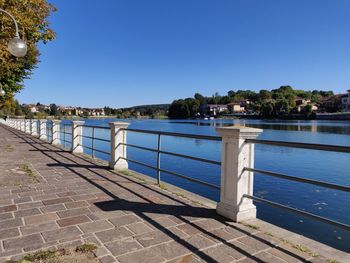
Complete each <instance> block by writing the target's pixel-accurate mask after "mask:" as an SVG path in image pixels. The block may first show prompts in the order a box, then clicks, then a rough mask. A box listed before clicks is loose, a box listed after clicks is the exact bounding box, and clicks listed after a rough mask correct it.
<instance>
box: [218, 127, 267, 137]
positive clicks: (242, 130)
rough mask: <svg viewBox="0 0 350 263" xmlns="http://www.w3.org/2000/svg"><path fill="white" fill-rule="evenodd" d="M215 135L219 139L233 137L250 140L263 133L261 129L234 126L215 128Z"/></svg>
mask: <svg viewBox="0 0 350 263" xmlns="http://www.w3.org/2000/svg"><path fill="white" fill-rule="evenodd" d="M216 131H217V133H218V134H219V135H220V136H221V137H233V138H240V139H252V138H256V137H258V136H259V135H260V133H262V132H263V130H262V129H256V128H251V127H246V126H241V125H234V126H229V127H219V128H216Z"/></svg>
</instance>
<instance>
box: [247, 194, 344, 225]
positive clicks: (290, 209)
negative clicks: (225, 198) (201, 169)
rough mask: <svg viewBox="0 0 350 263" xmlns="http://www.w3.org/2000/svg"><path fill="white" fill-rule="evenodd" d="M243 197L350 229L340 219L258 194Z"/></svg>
mask: <svg viewBox="0 0 350 263" xmlns="http://www.w3.org/2000/svg"><path fill="white" fill-rule="evenodd" d="M243 197H245V198H249V199H252V200H255V201H257V202H260V203H264V204H267V205H270V206H274V207H277V208H282V209H285V210H288V211H290V212H293V213H296V214H299V215H303V216H305V217H309V218H311V219H315V220H318V221H321V222H324V223H327V224H330V225H333V226H337V227H339V228H342V229H345V230H347V231H350V225H347V224H344V223H341V222H338V221H335V220H331V219H328V218H325V217H322V216H318V215H315V214H312V213H309V212H305V211H302V210H299V209H297V208H293V207H290V206H286V205H282V204H279V203H276V202H272V201H269V200H266V199H263V198H260V197H257V196H252V195H247V194H245V195H243Z"/></svg>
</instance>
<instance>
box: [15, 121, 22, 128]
mask: <svg viewBox="0 0 350 263" xmlns="http://www.w3.org/2000/svg"><path fill="white" fill-rule="evenodd" d="M20 129H21V121H20V120H19V119H16V130H20Z"/></svg>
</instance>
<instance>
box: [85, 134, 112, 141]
mask: <svg viewBox="0 0 350 263" xmlns="http://www.w3.org/2000/svg"><path fill="white" fill-rule="evenodd" d="M80 136H81V137H83V138H87V139H94V140H97V141H103V142H111V140H106V139H101V138H97V137H91V136H86V135H80Z"/></svg>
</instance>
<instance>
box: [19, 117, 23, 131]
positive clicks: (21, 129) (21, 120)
mask: <svg viewBox="0 0 350 263" xmlns="http://www.w3.org/2000/svg"><path fill="white" fill-rule="evenodd" d="M19 122H20V131H24V120H23V119H20V120H19Z"/></svg>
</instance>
